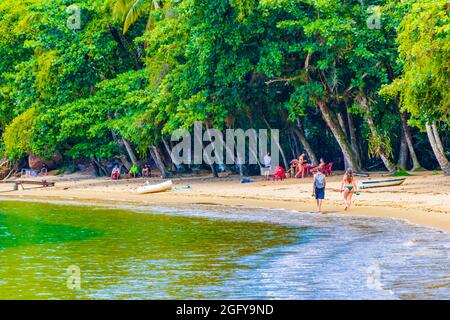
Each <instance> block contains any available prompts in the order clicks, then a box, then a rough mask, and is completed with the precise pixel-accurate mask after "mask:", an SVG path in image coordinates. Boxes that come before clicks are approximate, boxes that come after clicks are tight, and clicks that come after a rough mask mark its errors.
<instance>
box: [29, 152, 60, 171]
mask: <svg viewBox="0 0 450 320" xmlns="http://www.w3.org/2000/svg"><path fill="white" fill-rule="evenodd" d="M62 162H63V157H62V155H61V154H60V153H59V152H56V153H55V154H54V155H53V157H51V158H50V159H44V158H43V157H41V156H39V155H37V154H34V153H30V154H29V155H28V165H29V166H30V169H33V170H41V167H42V164H43V163H45V164H46V165H47V166H48V168H49V170H53V169H56V168H58V166H60V165H61V164H62Z"/></svg>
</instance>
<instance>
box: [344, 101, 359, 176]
mask: <svg viewBox="0 0 450 320" xmlns="http://www.w3.org/2000/svg"><path fill="white" fill-rule="evenodd" d="M347 123H348V133H349V136H350V144H351V146H352V149H353V152H354V153H355V155H356V161H357V162H358V166H360V167H361V168H362V159H361V150H360V147H359V145H358V140H357V138H356V129H355V124H354V123H353V116H352V114H351V113H350V112H348V110H347Z"/></svg>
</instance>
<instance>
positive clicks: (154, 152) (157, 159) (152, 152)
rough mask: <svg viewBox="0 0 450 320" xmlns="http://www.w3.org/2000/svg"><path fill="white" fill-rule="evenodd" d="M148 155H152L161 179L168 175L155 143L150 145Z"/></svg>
mask: <svg viewBox="0 0 450 320" xmlns="http://www.w3.org/2000/svg"><path fill="white" fill-rule="evenodd" d="M150 155H151V156H152V158H153V161H155V164H156V167H157V168H158V170H159V171H160V172H161V177H162V178H163V179H167V178H168V177H170V173H169V172H168V171H167V169H166V167H165V165H164V162H163V161H162V158H161V154H160V152H159V150H158V148H157V147H156V146H155V145H152V146H151V147H150Z"/></svg>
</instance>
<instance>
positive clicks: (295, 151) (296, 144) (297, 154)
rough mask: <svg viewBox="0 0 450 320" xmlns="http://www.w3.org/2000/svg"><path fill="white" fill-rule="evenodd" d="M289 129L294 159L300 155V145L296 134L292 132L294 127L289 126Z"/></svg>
mask: <svg viewBox="0 0 450 320" xmlns="http://www.w3.org/2000/svg"><path fill="white" fill-rule="evenodd" d="M289 129H290V133H291V137H292V142H293V143H294V154H293V156H294V159H297V158H298V157H299V156H300V147H299V145H298V142H297V139H296V138H295V137H296V135H295V133H294V128H293V127H292V126H290V127H289Z"/></svg>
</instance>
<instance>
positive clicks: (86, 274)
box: [0, 201, 450, 299]
mask: <svg viewBox="0 0 450 320" xmlns="http://www.w3.org/2000/svg"><path fill="white" fill-rule="evenodd" d="M449 253H450V235H449V234H448V233H444V232H439V231H435V230H432V229H427V228H422V227H417V226H413V225H410V224H407V223H405V222H402V221H397V220H392V219H367V218H358V217H335V216H323V215H315V214H306V213H304V214H302V213H293V212H286V211H281V210H262V209H244V208H230V207H220V206H190V207H182V208H180V207H170V206H160V207H151V208H149V207H147V208H142V207H140V208H127V210H125V209H111V208H106V207H88V206H73V205H61V204H47V203H31V202H17V201H0V254H1V257H2V258H1V260H0V298H1V299H10V298H13V299H30V298H31V299H168V298H172V299H190V298H200V299H202V298H208V299H214V298H217V299H222V298H223V299H229V298H231V299H233V298H235V299H242V298H246V299H247V298H253V299H418V298H422V299H423V298H425V299H427V298H433V299H443V298H447V299H448V298H450V272H449V269H450V268H449V267H450V262H449V261H450V259H449ZM69 267H70V268H69ZM68 268H69V269H70V270H68ZM78 271H79V277H78V273H77V272H78ZM70 272H75V274H73V273H70ZM68 280H69V282H68ZM78 280H79V283H80V288H77V286H76V284H77V283H78V282H77V281H78Z"/></svg>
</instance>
